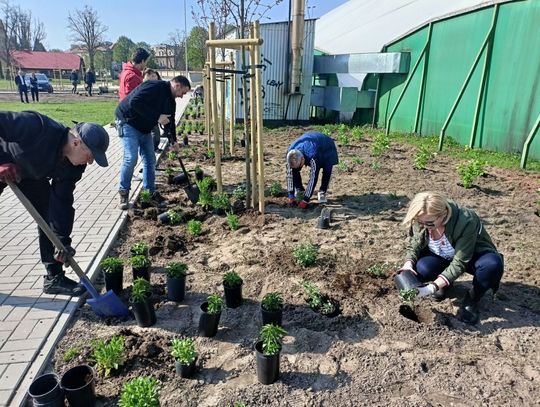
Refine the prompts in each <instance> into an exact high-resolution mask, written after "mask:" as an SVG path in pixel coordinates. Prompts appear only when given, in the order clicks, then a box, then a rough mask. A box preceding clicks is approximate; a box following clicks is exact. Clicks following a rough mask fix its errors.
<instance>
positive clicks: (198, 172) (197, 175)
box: [193, 165, 204, 180]
mask: <svg viewBox="0 0 540 407" xmlns="http://www.w3.org/2000/svg"><path fill="white" fill-rule="evenodd" d="M193 171H194V172H195V178H196V179H201V180H202V178H203V175H204V172H203V169H202V168H201V167H200V166H199V165H196V166H195V168H194V169H193Z"/></svg>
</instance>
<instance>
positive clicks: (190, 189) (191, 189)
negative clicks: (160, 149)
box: [178, 155, 200, 204]
mask: <svg viewBox="0 0 540 407" xmlns="http://www.w3.org/2000/svg"><path fill="white" fill-rule="evenodd" d="M178 161H180V167H182V171H183V173H184V175H185V176H186V181H187V187H185V188H184V191H185V192H186V195H187V197H188V199H189V200H190V201H191V202H193V203H194V204H196V203H197V202H199V192H200V191H199V187H198V186H197V185H195V184H192V183H191V181H190V180H189V174H188V172H187V171H186V167H184V163H183V162H182V158H180V155H178Z"/></svg>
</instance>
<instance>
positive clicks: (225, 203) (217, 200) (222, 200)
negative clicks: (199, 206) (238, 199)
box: [212, 192, 231, 211]
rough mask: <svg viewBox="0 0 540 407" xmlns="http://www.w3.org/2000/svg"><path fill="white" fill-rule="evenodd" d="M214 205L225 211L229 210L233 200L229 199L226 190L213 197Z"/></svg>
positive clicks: (215, 207)
mask: <svg viewBox="0 0 540 407" xmlns="http://www.w3.org/2000/svg"><path fill="white" fill-rule="evenodd" d="M212 206H213V207H214V209H220V210H223V211H227V210H229V208H230V206H231V202H230V201H229V195H227V194H226V193H225V192H222V193H221V194H219V193H218V194H215V195H214V196H213V198H212Z"/></svg>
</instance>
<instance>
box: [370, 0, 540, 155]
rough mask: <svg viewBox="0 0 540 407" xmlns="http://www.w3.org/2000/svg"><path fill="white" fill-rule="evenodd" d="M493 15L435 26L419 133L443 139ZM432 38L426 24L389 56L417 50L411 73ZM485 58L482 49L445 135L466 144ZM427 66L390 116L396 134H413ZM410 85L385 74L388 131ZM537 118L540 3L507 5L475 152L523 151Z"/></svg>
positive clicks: (502, 8)
mask: <svg viewBox="0 0 540 407" xmlns="http://www.w3.org/2000/svg"><path fill="white" fill-rule="evenodd" d="M493 11H494V6H491V7H488V8H484V9H480V10H476V11H473V12H470V13H467V14H462V15H457V16H454V17H451V18H449V19H446V20H441V21H436V22H434V23H433V25H432V35H431V42H430V48H429V53H428V64H427V67H426V69H427V70H426V79H425V81H426V82H425V94H424V99H423V101H422V109H421V114H420V126H419V129H420V132H421V134H424V135H434V134H439V132H440V130H441V128H442V126H443V124H444V122H445V120H446V117H447V116H448V113H449V111H450V109H451V107H452V105H453V103H454V101H455V99H456V97H457V95H458V92H459V90H460V88H461V86H462V84H463V82H464V80H465V78H466V76H467V73H468V72H469V69H470V68H471V66H472V63H473V61H474V59H475V57H476V55H477V54H478V52H479V50H480V47H481V45H482V42H483V41H484V38H485V37H486V34H487V33H488V31H489V27H490V25H491V21H492V18H493ZM427 35H428V26H425V27H423V28H422V29H420V30H418V31H416V32H414V33H412V34H410V35H408V36H407V37H404V38H402V39H400V40H399V41H397V42H395V43H392V44H389V45H388V47H387V51H389V52H394V51H409V52H411V71H412V67H413V66H414V64H415V62H416V61H417V59H418V57H419V55H420V53H421V51H422V48H423V47H424V44H425V42H426V39H427ZM485 56H486V52H485V51H484V53H483V55H482V57H481V58H480V61H479V63H478V65H477V67H476V69H475V71H474V74H473V76H472V78H471V81H470V82H469V84H468V87H467V88H466V90H465V93H464V94H463V97H462V99H461V101H460V103H459V105H458V107H457V109H456V111H455V113H454V115H453V117H452V119H451V121H450V123H449V126H448V128H447V130H446V134H447V135H448V136H451V137H453V138H454V139H456V140H457V141H458V142H460V143H461V144H469V139H470V135H471V128H472V122H473V115H474V111H475V106H476V100H477V97H478V92H479V86H480V77H481V71H482V69H483V64H484V59H485ZM422 64H423V61H422V62H420V65H419V67H418V69H417V71H416V72H415V74H414V76H413V78H412V79H411V83H410V85H409V87H408V89H407V91H406V93H405V95H404V97H403V99H402V101H401V103H400V105H399V107H398V109H397V110H396V113H395V115H394V117H393V118H392V122H391V126H390V128H391V130H392V131H402V132H411V131H413V130H414V120H415V115H416V109H417V103H418V95H419V90H420V80H421V74H422ZM406 80H407V75H393V76H392V75H384V76H382V77H381V84H380V92H379V95H380V97H379V110H378V115H377V116H378V124H379V126H381V127H384V126H385V123H386V119H387V116H388V115H389V114H390V112H391V111H392V109H393V107H394V105H395V103H396V100H397V98H398V96H399V94H400V93H401V91H402V89H403V86H404V83H405V81H406ZM539 114H540V0H525V1H514V2H511V3H502V4H500V5H499V12H498V16H497V20H496V26H495V33H494V37H493V49H492V55H491V61H490V64H489V65H488V70H487V76H486V83H485V90H484V96H483V100H482V104H481V108H480V115H479V120H478V127H477V133H476V141H475V147H481V148H485V149H488V150H495V151H510V152H521V150H522V147H523V143H524V141H525V139H526V137H527V135H528V133H529V132H530V130H531V128H532V127H533V125H534V122H535V121H536V119H537V117H538V115H539ZM529 156H530V157H533V158H536V159H540V135H537V136H536V137H535V139H534V141H533V142H532V144H531V147H530V153H529Z"/></svg>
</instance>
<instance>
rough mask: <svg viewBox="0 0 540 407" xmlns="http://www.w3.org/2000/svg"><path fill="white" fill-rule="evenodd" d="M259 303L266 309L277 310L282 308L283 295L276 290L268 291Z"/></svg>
mask: <svg viewBox="0 0 540 407" xmlns="http://www.w3.org/2000/svg"><path fill="white" fill-rule="evenodd" d="M261 305H262V307H263V308H264V309H265V310H267V311H271V312H272V311H279V310H280V309H282V308H283V297H282V296H281V294H280V293H277V292H276V293H268V294H266V295H265V296H264V297H263V299H262V301H261Z"/></svg>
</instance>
